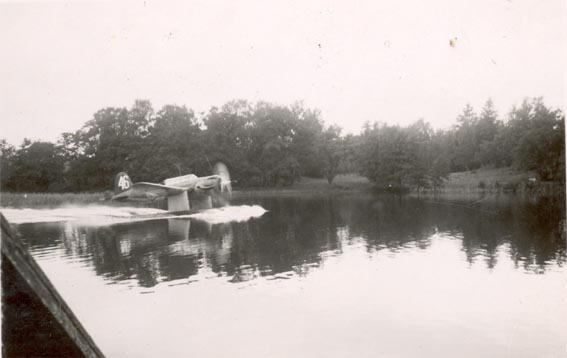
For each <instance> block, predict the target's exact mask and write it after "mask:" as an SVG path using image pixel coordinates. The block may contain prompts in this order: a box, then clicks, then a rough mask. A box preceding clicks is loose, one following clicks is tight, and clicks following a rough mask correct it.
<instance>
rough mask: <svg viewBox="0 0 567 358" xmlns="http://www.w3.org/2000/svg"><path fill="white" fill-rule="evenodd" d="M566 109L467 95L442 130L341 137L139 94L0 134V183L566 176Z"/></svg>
mask: <svg viewBox="0 0 567 358" xmlns="http://www.w3.org/2000/svg"><path fill="white" fill-rule="evenodd" d="M564 130H565V117H564V114H563V113H562V112H561V111H560V110H553V109H550V108H548V107H546V106H545V105H544V103H543V101H542V99H539V98H536V99H533V100H531V101H528V100H525V101H524V102H523V103H522V105H521V106H520V107H518V108H513V109H512V110H511V111H510V113H509V114H508V115H507V116H506V118H504V119H501V118H499V116H498V114H497V113H496V111H495V109H494V105H493V103H492V101H491V100H488V101H487V102H486V104H485V105H484V107H483V108H482V109H481V111H480V113H479V114H477V112H475V110H474V108H473V107H472V106H470V105H467V106H466V107H465V108H464V109H463V112H462V113H461V114H460V115H458V116H457V118H456V124H455V125H454V126H453V127H452V128H450V129H448V130H438V131H434V130H433V129H432V128H431V126H430V125H429V124H428V123H427V122H425V121H423V120H418V121H416V122H415V123H413V124H411V125H409V126H405V127H403V126H399V125H387V124H379V123H372V124H371V123H367V124H366V125H365V126H364V128H363V129H362V132H361V134H360V135H352V134H348V135H346V136H345V135H342V133H341V132H342V131H341V128H339V127H337V126H327V125H325V123H324V122H323V120H322V118H321V113H320V112H319V111H318V110H314V109H309V108H305V107H304V106H303V105H302V104H301V103H295V104H294V105H292V106H281V105H275V104H271V103H266V102H258V103H250V102H247V101H245V100H237V101H231V102H228V103H226V104H225V105H223V106H222V107H220V108H217V107H213V108H211V109H210V110H209V111H208V112H207V113H203V114H201V115H199V116H197V115H196V114H195V113H194V112H193V111H192V110H191V109H187V108H186V107H185V106H177V105H166V106H164V107H163V108H161V109H160V110H159V111H157V112H156V111H154V109H153V107H152V105H151V103H150V102H149V101H146V100H137V101H135V103H134V105H133V106H132V107H131V108H129V109H128V108H115V107H108V108H103V109H101V110H99V111H97V112H96V113H95V114H94V115H93V118H92V119H91V120H89V121H87V122H86V123H85V124H84V125H83V127H82V128H80V129H79V130H78V131H76V132H74V133H63V134H62V135H61V137H60V138H59V140H58V141H57V143H55V144H53V143H47V142H32V141H30V140H27V139H26V140H24V142H23V143H22V144H21V146H20V147H18V148H15V147H13V146H11V145H10V144H8V143H7V142H6V141H5V140H0V154H1V155H2V157H1V180H2V182H1V185H2V188H3V190H11V191H43V192H45V191H89V190H105V189H109V188H110V187H111V183H112V179H113V177H114V175H115V174H116V173H117V172H119V171H127V172H128V173H129V174H130V175H131V176H132V178H134V180H136V181H153V182H160V181H162V180H163V179H165V178H167V177H172V176H177V175H182V174H187V173H196V174H197V175H208V174H209V173H210V171H211V169H212V164H214V163H215V162H217V161H222V162H224V163H226V164H227V165H228V166H229V168H230V170H231V173H232V176H233V179H235V180H237V182H238V185H241V186H278V185H290V184H293V183H294V182H295V181H296V180H299V179H300V178H301V177H303V176H310V177H324V178H326V179H327V180H328V182H329V183H332V181H333V178H334V177H335V176H336V175H337V174H338V173H345V172H359V173H361V174H362V175H364V176H366V177H367V178H369V179H370V180H371V181H372V182H374V183H375V184H376V185H378V186H380V187H385V188H397V189H400V188H417V189H418V190H419V189H421V188H427V187H432V188H436V187H439V186H441V185H442V183H443V181H444V179H445V178H446V177H447V175H448V174H449V173H450V172H455V171H465V170H474V169H477V168H480V167H504V166H514V167H516V168H518V169H522V170H529V171H535V172H536V173H537V174H538V176H539V179H540V180H548V181H564V171H565V137H564Z"/></svg>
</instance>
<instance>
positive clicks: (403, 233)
mask: <svg viewBox="0 0 567 358" xmlns="http://www.w3.org/2000/svg"><path fill="white" fill-rule="evenodd" d="M246 201H247V202H248V203H250V201H254V204H259V205H262V206H263V207H264V208H266V209H267V210H268V211H269V212H268V213H267V214H265V215H264V216H263V217H262V218H261V219H253V220H250V221H248V222H240V223H224V224H214V225H211V224H208V223H207V222H203V221H198V220H189V219H163V220H153V221H144V222H133V223H124V224H116V225H112V226H106V227H82V226H76V225H75V224H72V223H70V222H69V223H46V224H22V225H19V226H17V230H18V231H19V233H20V234H21V235H22V237H23V238H24V239H25V240H26V241H27V243H28V244H29V246H30V248H31V250H32V252H34V254H35V255H42V254H44V253H49V252H50V250H55V249H58V250H62V251H63V253H64V254H63V256H65V257H67V258H72V259H78V260H81V261H82V262H84V263H85V264H87V265H89V266H92V267H93V268H94V270H95V272H96V274H97V275H99V276H102V277H104V278H105V279H107V280H110V281H112V282H119V281H124V280H134V281H135V282H136V283H137V284H138V285H140V286H142V287H153V286H155V285H157V284H158V283H160V282H166V281H174V280H182V279H187V283H190V282H193V281H195V280H201V279H206V278H211V277H226V278H225V279H226V280H227V281H230V282H234V283H240V282H246V281H250V280H254V279H256V278H258V277H267V278H269V279H289V278H290V277H293V276H303V275H307V274H308V273H309V272H310V271H311V270H313V269H314V268H317V267H319V266H320V265H321V264H322V263H323V262H324V260H325V258H326V257H328V256H329V255H341V254H342V253H343V251H344V250H345V248H346V247H348V246H349V245H351V244H355V243H356V244H358V243H360V242H361V241H362V242H363V243H364V245H365V247H366V251H367V253H368V254H369V255H372V254H373V253H374V252H377V251H380V250H389V251H391V252H392V253H393V254H396V253H397V252H403V251H404V250H405V249H407V248H419V249H423V250H427V248H428V247H429V246H430V245H431V241H432V240H434V238H435V237H438V236H439V235H442V236H446V237H450V238H453V239H455V240H460V242H461V244H460V246H461V249H462V251H463V252H464V253H465V257H466V261H467V262H464V263H463V264H465V265H467V264H469V265H470V264H473V263H475V262H477V261H478V260H482V261H484V262H485V267H486V268H487V269H492V268H494V267H495V266H496V265H498V257H499V251H501V250H502V249H504V250H506V251H507V256H508V257H509V258H510V259H511V260H512V261H513V262H514V263H515V265H516V267H517V268H518V269H523V270H526V271H529V272H537V273H544V272H545V270H546V269H547V268H548V267H549V266H562V265H563V264H564V263H565V259H566V253H565V208H564V206H563V204H562V203H563V201H562V200H557V199H555V200H554V199H551V198H543V199H540V200H538V201H535V202H525V201H523V202H515V201H506V202H502V201H498V202H490V201H483V202H482V203H480V204H479V203H476V204H474V205H471V204H466V203H459V202H454V203H446V202H445V203H435V202H432V201H426V200H417V199H411V198H407V199H403V200H400V199H399V198H396V197H385V198H379V199H376V198H366V197H311V198H300V197H280V198H256V199H247V200H246ZM434 234H435V235H434Z"/></svg>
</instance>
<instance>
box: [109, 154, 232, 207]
mask: <svg viewBox="0 0 567 358" xmlns="http://www.w3.org/2000/svg"><path fill="white" fill-rule="evenodd" d="M213 173H214V174H213V175H210V176H206V177H198V176H196V175H195V174H188V175H182V176H178V177H174V178H168V179H165V180H164V181H163V182H162V183H159V184H158V183H148V182H138V183H134V182H132V180H131V179H130V176H129V175H128V174H127V173H126V172H120V173H118V174H116V176H115V177H114V195H113V196H112V198H111V200H116V201H155V200H158V199H164V198H167V210H168V211H169V212H171V213H188V212H191V211H194V210H202V209H210V208H212V207H213V198H212V197H213V196H214V197H215V201H220V202H226V200H225V199H226V197H227V196H228V197H230V196H231V195H232V184H231V183H232V182H231V180H230V174H229V172H228V168H227V167H226V165H224V164H223V163H217V164H215V166H214V167H213ZM190 197H191V198H192V199H191V203H190V200H189V198H190ZM219 198H223V200H216V199H219Z"/></svg>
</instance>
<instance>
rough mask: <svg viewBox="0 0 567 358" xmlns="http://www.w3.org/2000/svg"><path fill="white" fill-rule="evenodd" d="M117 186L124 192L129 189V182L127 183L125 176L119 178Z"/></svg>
mask: <svg viewBox="0 0 567 358" xmlns="http://www.w3.org/2000/svg"><path fill="white" fill-rule="evenodd" d="M118 186H119V187H120V189H122V190H126V189H128V188H129V187H130V182H129V181H128V179H127V178H126V176H121V177H120V179H119V180H118Z"/></svg>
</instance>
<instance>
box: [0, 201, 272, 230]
mask: <svg viewBox="0 0 567 358" xmlns="http://www.w3.org/2000/svg"><path fill="white" fill-rule="evenodd" d="M0 212H2V214H3V215H4V217H6V219H8V222H10V223H11V224H25V223H46V222H75V223H77V224H81V225H89V226H92V225H94V226H101V225H111V224H116V223H122V222H131V221H142V220H156V219H165V218H192V219H197V220H202V221H206V222H209V223H212V224H216V223H223V222H232V221H236V222H238V221H246V220H249V219H252V218H256V217H260V216H262V215H263V214H264V213H265V212H266V210H265V209H264V208H262V207H261V206H258V205H253V206H249V205H240V206H227V207H223V208H214V209H208V210H204V211H202V212H198V213H195V214H190V215H173V214H171V213H170V212H168V211H166V210H161V209H154V208H136V207H112V206H96V205H93V206H66V207H61V208H56V209H14V208H0Z"/></svg>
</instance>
